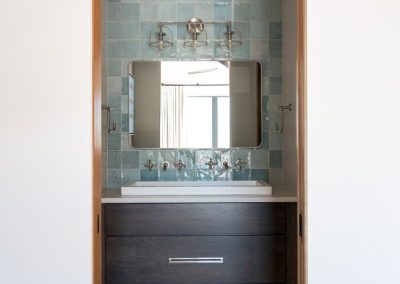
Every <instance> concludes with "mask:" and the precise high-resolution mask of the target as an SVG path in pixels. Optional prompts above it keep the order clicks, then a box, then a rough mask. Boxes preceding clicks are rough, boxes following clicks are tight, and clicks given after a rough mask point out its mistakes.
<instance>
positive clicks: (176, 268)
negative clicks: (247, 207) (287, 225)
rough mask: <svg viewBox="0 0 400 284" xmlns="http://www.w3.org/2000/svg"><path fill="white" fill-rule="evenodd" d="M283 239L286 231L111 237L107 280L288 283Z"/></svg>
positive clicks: (118, 283)
mask: <svg viewBox="0 0 400 284" xmlns="http://www.w3.org/2000/svg"><path fill="white" fill-rule="evenodd" d="M285 245H286V243H285V237H283V236H271V237H266V236H191V237H188V236H187V237H107V238H106V240H105V248H106V253H105V269H106V270H105V279H106V284H128V283H129V284H132V283H163V284H166V283H174V284H176V283H180V284H185V283H285V281H286V280H285V260H286V250H285ZM170 258H174V259H172V260H171V261H172V262H173V263H170ZM182 258H191V259H192V260H191V261H194V263H182V262H181V260H182ZM198 258H216V259H214V260H218V259H220V258H223V263H198V261H199V259H198ZM176 261H177V262H178V263H176Z"/></svg>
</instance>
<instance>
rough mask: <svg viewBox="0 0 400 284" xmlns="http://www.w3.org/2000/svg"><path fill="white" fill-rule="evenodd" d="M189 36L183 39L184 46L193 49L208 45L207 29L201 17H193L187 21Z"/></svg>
mask: <svg viewBox="0 0 400 284" xmlns="http://www.w3.org/2000/svg"><path fill="white" fill-rule="evenodd" d="M186 30H187V32H188V34H187V37H186V38H185V40H184V41H183V46H184V47H187V48H191V49H196V48H198V47H203V46H206V45H207V43H208V42H207V31H206V30H205V29H204V23H203V21H202V20H201V19H200V18H191V19H190V20H189V21H188V22H187V23H186Z"/></svg>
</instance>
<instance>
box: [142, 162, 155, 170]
mask: <svg viewBox="0 0 400 284" xmlns="http://www.w3.org/2000/svg"><path fill="white" fill-rule="evenodd" d="M144 166H145V167H146V168H148V169H149V171H151V170H152V169H153V168H154V167H155V166H156V164H155V163H154V162H153V161H152V160H149V161H148V162H147V163H146V164H145V165H144Z"/></svg>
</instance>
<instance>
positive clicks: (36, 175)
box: [0, 0, 92, 284]
mask: <svg viewBox="0 0 400 284" xmlns="http://www.w3.org/2000/svg"><path fill="white" fill-rule="evenodd" d="M0 35H1V41H0V82H1V83H0V125H1V126H0V127H1V130H0V231H1V233H0V278H1V280H0V281H1V283H12V284H19V283H21V284H26V283H30V284H35V283H40V284H43V283H49V284H54V283H57V284H62V283H66V284H71V283H74V284H80V283H82V284H88V283H91V279H92V276H91V1H90V0H68V1H67V0H64V1H54V0H35V1H30V0H23V1H1V3H0Z"/></svg>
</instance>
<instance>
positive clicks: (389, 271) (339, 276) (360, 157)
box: [308, 0, 400, 284]
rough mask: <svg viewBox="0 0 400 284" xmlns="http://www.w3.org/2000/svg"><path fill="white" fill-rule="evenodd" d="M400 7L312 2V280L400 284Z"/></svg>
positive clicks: (313, 283)
mask: <svg viewBox="0 0 400 284" xmlns="http://www.w3.org/2000/svg"><path fill="white" fill-rule="evenodd" d="M399 11H400V1H398V0H384V1H383V0H352V1H349V0H336V1H321V0H309V1H308V27H309V28H308V37H309V38H308V44H309V45H308V56H309V58H308V64H309V66H308V67H309V73H308V76H309V87H308V88H309V90H308V92H309V93H308V95H309V104H308V107H309V114H308V120H309V135H308V139H309V141H308V142H309V155H308V159H309V177H308V178H309V232H308V233H309V283H310V284H321V283H323V284H330V283H335V284H337V283H342V284H344V283H363V284H369V283H371V284H372V283H373V284H376V283H400V273H399V259H400V183H399V174H400V166H399V165H400V162H399V161H400V72H399V70H400V52H399V51H400V37H399V27H400V13H399Z"/></svg>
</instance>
